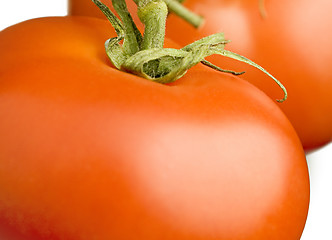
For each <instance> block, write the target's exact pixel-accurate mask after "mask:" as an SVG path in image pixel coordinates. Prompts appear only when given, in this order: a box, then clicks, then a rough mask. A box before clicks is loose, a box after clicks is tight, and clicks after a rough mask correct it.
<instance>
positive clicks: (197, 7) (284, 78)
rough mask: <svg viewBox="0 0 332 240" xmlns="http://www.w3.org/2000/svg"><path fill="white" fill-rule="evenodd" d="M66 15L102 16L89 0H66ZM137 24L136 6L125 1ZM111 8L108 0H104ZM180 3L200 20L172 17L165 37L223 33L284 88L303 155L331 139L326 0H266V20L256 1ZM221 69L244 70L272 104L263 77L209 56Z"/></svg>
mask: <svg viewBox="0 0 332 240" xmlns="http://www.w3.org/2000/svg"><path fill="white" fill-rule="evenodd" d="M68 2H69V14H70V15H87V16H97V17H102V18H104V16H103V15H102V14H101V12H100V11H99V10H98V8H97V7H95V6H94V4H93V3H91V1H90V0H69V1H68ZM126 2H127V4H128V9H129V10H130V11H131V12H132V13H133V16H134V19H135V20H136V23H138V24H139V20H138V18H137V17H136V14H135V12H136V6H135V4H134V2H133V1H129V0H128V1H126ZM104 3H105V4H107V5H109V6H110V7H111V1H104ZM184 5H185V6H186V7H188V9H190V10H192V11H193V12H195V13H197V14H199V15H202V16H204V18H205V24H204V25H203V27H202V28H200V29H198V30H197V29H195V28H193V27H192V26H190V25H189V24H188V23H186V22H184V21H183V20H182V19H180V18H179V17H177V16H175V15H173V14H171V15H170V16H169V18H168V21H167V26H166V27H167V28H166V30H167V31H166V36H167V37H168V38H171V39H173V40H175V41H176V42H177V43H179V44H180V45H182V46H185V45H187V44H189V43H191V42H193V41H195V40H198V39H200V38H202V37H204V36H208V35H210V34H213V33H217V32H224V33H225V36H226V38H227V39H230V40H231V41H232V42H231V43H230V44H229V45H228V46H227V47H226V48H227V49H228V50H231V51H233V52H236V53H239V54H241V55H243V56H245V57H247V58H249V59H251V60H253V61H255V62H256V63H258V64H260V65H261V66H263V67H264V68H266V69H267V70H268V71H269V72H270V73H272V75H274V76H275V77H276V78H277V79H279V80H280V81H281V82H282V83H283V84H284V85H285V87H286V88H287V90H288V93H289V98H288V100H287V101H286V102H285V103H283V104H279V107H280V108H281V109H282V110H283V112H284V113H285V114H286V115H287V117H288V118H289V119H290V121H291V122H292V124H293V126H294V127H295V129H296V131H297V133H298V135H299V136H300V139H301V141H302V144H303V146H304V148H305V149H306V150H307V151H310V150H314V149H317V148H319V147H321V146H323V145H324V144H326V143H328V142H330V141H331V140H332V124H331V123H332V111H331V109H332V97H331V92H332V73H331V71H330V68H331V62H332V48H331V43H330V39H331V29H332V17H331V11H330V10H331V9H332V1H330V0H317V1H313V0H292V1H288V0H286V1H279V0H265V1H264V6H265V12H266V17H265V18H264V17H263V16H262V14H261V11H260V6H259V1H257V0H186V1H184ZM208 60H211V61H212V62H213V63H214V64H216V65H217V66H220V67H221V68H224V69H231V70H236V71H246V74H244V75H242V76H241V77H242V78H244V79H246V80H248V81H249V82H250V83H253V84H254V85H255V86H257V87H258V88H259V89H261V90H262V91H263V92H265V93H266V94H267V95H268V96H270V97H271V98H272V99H273V100H275V99H280V98H282V91H281V89H280V88H279V87H278V86H277V85H276V84H275V83H274V82H273V81H272V80H271V79H270V78H269V77H268V76H266V75H265V74H264V73H262V72H260V71H259V70H257V69H255V68H253V67H251V66H249V65H247V64H244V63H240V62H237V61H235V60H229V59H226V58H223V57H221V56H214V57H210V58H208Z"/></svg>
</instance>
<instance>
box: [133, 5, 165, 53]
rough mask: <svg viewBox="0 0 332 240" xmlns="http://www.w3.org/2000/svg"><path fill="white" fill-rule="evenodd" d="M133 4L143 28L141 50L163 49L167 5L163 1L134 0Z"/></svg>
mask: <svg viewBox="0 0 332 240" xmlns="http://www.w3.org/2000/svg"><path fill="white" fill-rule="evenodd" d="M135 3H136V4H137V7H138V8H137V14H138V17H139V19H140V20H141V22H142V23H143V24H144V26H145V29H144V37H143V42H142V46H141V49H142V50H146V49H153V48H163V46H164V40H165V29H166V18H167V14H168V9H167V5H166V4H165V2H164V1H163V0H135Z"/></svg>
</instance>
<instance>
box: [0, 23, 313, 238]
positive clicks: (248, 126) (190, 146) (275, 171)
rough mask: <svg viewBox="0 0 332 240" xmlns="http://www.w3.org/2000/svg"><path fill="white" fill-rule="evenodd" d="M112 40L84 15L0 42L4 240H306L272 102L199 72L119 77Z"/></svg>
mask: <svg viewBox="0 0 332 240" xmlns="http://www.w3.org/2000/svg"><path fill="white" fill-rule="evenodd" d="M112 34H113V36H114V34H115V33H114V32H113V30H112V28H111V27H110V24H109V23H108V22H106V21H104V20H100V19H97V18H87V17H53V18H40V19H34V20H29V21H26V22H23V23H20V24H17V25H15V26H12V27H9V28H7V29H5V30H3V31H2V32H0V61H1V64H0V76H1V78H0V84H1V88H0V116H1V117H0V237H1V239H4V240H55V239H61V240H91V239H96V240H105V239H117V240H128V239H130V240H136V239H137V240H142V239H144V240H160V239H164V240H180V239H181V240H184V239H187V240H203V239H204V240H212V239H213V240H224V239H227V240H232V239H233V240H235V239H236V240H241V239H243V240H244V239H245V240H253V239H255V240H257V239H271V240H273V239H275V240H277V239H278V240H280V239H285V240H296V239H300V236H301V233H302V230H303V228H304V225H305V221H306V217H307V211H308V204H309V178H308V170H307V165H306V159H305V155H304V152H303V149H302V146H301V142H300V140H299V139H298V137H297V135H296V132H295V130H294V129H293V127H292V125H291V124H290V122H289V121H288V119H287V118H286V117H285V115H284V114H283V113H282V112H281V111H280V109H279V108H278V107H277V106H276V104H274V103H273V101H272V100H270V99H269V98H268V97H267V96H266V95H265V94H264V93H263V92H261V91H259V90H258V89H257V88H256V87H254V86H252V85H251V84H249V83H248V82H246V81H244V80H242V79H240V78H237V77H234V76H232V75H227V74H224V73H219V72H216V71H213V70H209V69H206V68H201V67H197V68H193V69H191V70H190V71H189V72H188V74H186V75H185V76H184V77H182V78H181V79H179V80H178V81H176V82H174V83H172V84H169V85H163V84H159V83H155V82H152V81H149V80H146V79H143V78H140V77H138V76H134V75H132V74H129V73H125V72H121V71H119V70H117V69H115V68H114V67H112V66H111V64H110V62H109V60H108V59H107V57H106V54H105V53H104V42H105V40H106V39H108V38H110V37H111V36H112ZM169 44H171V43H168V45H167V46H170V45H169Z"/></svg>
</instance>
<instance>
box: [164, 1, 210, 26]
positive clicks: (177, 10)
mask: <svg viewBox="0 0 332 240" xmlns="http://www.w3.org/2000/svg"><path fill="white" fill-rule="evenodd" d="M164 1H165V3H166V4H167V7H168V9H169V11H170V12H173V13H174V14H176V15H177V16H179V17H181V18H182V19H184V20H185V21H187V22H188V23H190V24H191V25H193V26H194V27H195V28H199V27H200V26H202V24H203V23H204V18H203V17H202V16H199V15H197V14H195V13H194V12H192V11H190V10H189V9H187V8H186V7H184V6H183V5H182V4H181V2H183V0H182V1H181V0H164Z"/></svg>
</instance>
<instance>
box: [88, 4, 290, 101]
mask: <svg viewBox="0 0 332 240" xmlns="http://www.w3.org/2000/svg"><path fill="white" fill-rule="evenodd" d="M92 1H93V2H94V3H95V4H96V5H97V6H98V7H99V8H100V9H101V10H102V12H103V13H104V14H105V15H106V17H107V18H108V19H109V20H110V22H111V24H112V25H113V27H114V28H115V30H116V32H117V35H118V36H117V37H113V38H111V39H109V40H107V41H106V43H105V48H106V53H107V55H108V57H109V58H110V60H111V62H112V63H113V64H114V66H115V67H116V68H118V69H120V70H123V71H127V72H132V73H134V74H136V75H139V76H142V77H144V78H146V79H149V80H151V81H155V82H159V83H170V82H173V81H175V80H177V79H179V78H180V77H182V76H183V75H184V74H185V73H186V72H187V70H188V69H190V68H191V67H193V66H194V65H196V64H198V63H200V62H202V63H203V64H205V65H207V66H208V67H211V68H213V69H215V70H218V71H222V72H228V73H232V74H242V73H237V72H234V71H230V70H223V69H221V68H219V67H217V66H215V65H213V64H212V63H210V62H208V61H206V60H205V58H206V57H208V56H211V55H213V54H218V55H222V56H225V57H229V58H232V59H235V60H239V61H242V62H245V63H247V64H249V65H251V66H253V67H256V68H258V69H259V70H261V71H262V72H264V73H265V74H267V75H268V76H270V77H271V78H272V79H273V80H274V81H275V82H276V83H277V84H278V85H279V87H280V88H281V89H282V90H283V91H284V97H283V98H282V99H278V100H277V101H278V102H283V101H285V100H286V98H287V91H286V89H285V87H284V86H283V85H282V84H281V83H280V82H279V81H278V80H277V79H276V78H274V77H273V76H272V75H271V74H270V73H268V72H267V71H266V70H265V69H264V68H262V67H261V66H259V65H258V64H256V63H254V62H252V61H251V60H249V59H247V58H245V57H243V56H241V55H238V54H236V53H233V52H230V51H227V50H225V49H224V47H225V45H226V44H227V43H228V42H229V41H228V40H226V39H225V38H224V34H223V33H216V34H213V35H210V36H207V37H205V38H202V39H200V40H198V41H196V42H194V43H191V44H189V45H187V46H186V47H184V48H182V49H165V48H163V44H164V39H165V22H166V18H167V14H168V10H167V9H168V8H167V5H166V3H165V2H164V1H169V0H133V1H135V3H136V4H137V6H138V14H139V18H140V19H141V21H142V22H143V23H144V24H145V32H144V37H143V39H142V36H141V34H140V33H139V31H138V29H137V27H136V25H135V23H134V22H133V20H132V18H131V16H130V14H129V13H128V10H127V6H126V4H125V1H124V0H112V2H113V7H114V8H115V10H116V11H117V12H118V14H119V15H120V18H121V19H122V21H123V23H122V22H121V21H120V20H119V19H118V18H117V17H116V16H115V15H114V14H113V13H112V12H111V11H110V9H109V8H108V7H107V6H105V5H104V4H103V3H101V2H100V1H99V0H92ZM174 1H175V0H174ZM123 24H124V25H125V26H123ZM121 40H124V43H123V45H121ZM140 43H141V44H140ZM125 44H127V45H125ZM130 44H132V45H133V46H129V45H130ZM124 45H125V46H124Z"/></svg>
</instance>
